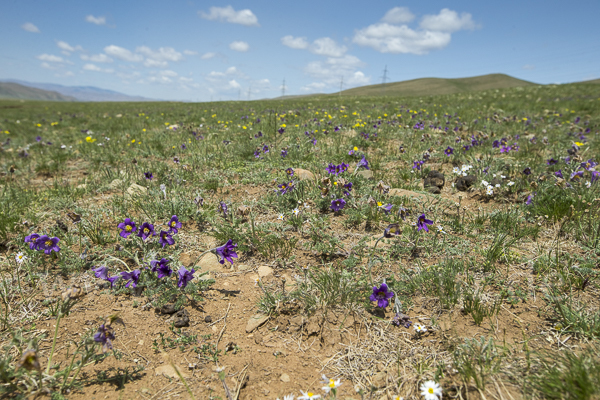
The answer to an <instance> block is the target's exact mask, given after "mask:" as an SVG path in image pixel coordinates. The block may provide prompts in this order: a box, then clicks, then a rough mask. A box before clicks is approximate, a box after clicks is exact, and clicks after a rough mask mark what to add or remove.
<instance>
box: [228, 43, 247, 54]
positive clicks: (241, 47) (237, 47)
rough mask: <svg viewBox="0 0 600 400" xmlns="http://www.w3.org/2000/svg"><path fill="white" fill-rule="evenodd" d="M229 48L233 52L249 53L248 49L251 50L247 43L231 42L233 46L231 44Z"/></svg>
mask: <svg viewBox="0 0 600 400" xmlns="http://www.w3.org/2000/svg"><path fill="white" fill-rule="evenodd" d="M229 48H230V49H231V50H235V51H241V52H245V51H248V49H249V48H250V45H249V44H248V43H246V42H242V41H235V42H231V44H229Z"/></svg>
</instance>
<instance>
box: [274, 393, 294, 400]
mask: <svg viewBox="0 0 600 400" xmlns="http://www.w3.org/2000/svg"><path fill="white" fill-rule="evenodd" d="M277 400H279V397H278V398H277ZM283 400H294V395H293V394H288V395H287V396H283Z"/></svg>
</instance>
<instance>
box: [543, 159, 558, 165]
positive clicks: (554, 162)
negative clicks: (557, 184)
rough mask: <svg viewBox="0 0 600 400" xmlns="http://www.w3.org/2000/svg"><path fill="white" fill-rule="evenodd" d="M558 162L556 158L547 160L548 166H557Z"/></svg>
mask: <svg viewBox="0 0 600 400" xmlns="http://www.w3.org/2000/svg"><path fill="white" fill-rule="evenodd" d="M557 162H558V161H557V160H555V159H554V158H550V159H548V160H546V164H547V165H554V164H556V163H557Z"/></svg>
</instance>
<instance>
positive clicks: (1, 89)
mask: <svg viewBox="0 0 600 400" xmlns="http://www.w3.org/2000/svg"><path fill="white" fill-rule="evenodd" d="M0 98H3V99H21V100H50V101H77V99H75V98H74V97H70V96H64V95H62V94H60V93H57V92H51V91H48V90H42V89H35V88H31V87H28V86H23V85H19V84H18V83H12V82H0Z"/></svg>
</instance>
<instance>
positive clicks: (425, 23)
mask: <svg viewBox="0 0 600 400" xmlns="http://www.w3.org/2000/svg"><path fill="white" fill-rule="evenodd" d="M420 26H421V28H423V29H427V30H430V31H440V32H450V33H451V32H456V31H461V30H465V29H469V30H473V29H476V28H478V27H479V26H478V25H477V24H476V23H475V22H473V19H472V17H471V14H469V13H461V14H460V16H459V15H458V13H457V12H456V11H452V10H449V9H447V8H444V9H442V10H441V11H440V13H439V14H438V15H426V16H424V17H423V19H422V20H421V24H420Z"/></svg>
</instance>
